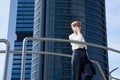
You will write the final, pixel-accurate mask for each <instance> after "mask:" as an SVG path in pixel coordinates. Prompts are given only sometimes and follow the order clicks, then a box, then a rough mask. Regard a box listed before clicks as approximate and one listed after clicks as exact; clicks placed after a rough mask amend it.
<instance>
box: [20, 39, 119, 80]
mask: <svg viewBox="0 0 120 80" xmlns="http://www.w3.org/2000/svg"><path fill="white" fill-rule="evenodd" d="M27 41H49V42H69V43H78V44H84V45H88V46H93V47H97V48H101V49H104V50H111V51H114V52H118V53H120V51H118V50H115V49H112V48H107V47H105V46H100V45H96V44H92V43H87V42H80V41H74V40H65V39H53V38H33V37H26V38H24V40H23V47H22V67H21V68H22V69H21V74H22V75H21V80H24V74H25V69H24V68H25V57H26V55H25V52H26V43H27ZM93 62H94V63H96V64H97V66H98V68H99V70H100V73H101V74H102V77H103V78H104V80H106V78H105V75H104V73H103V71H102V69H101V66H100V65H99V63H98V62H96V61H93Z"/></svg>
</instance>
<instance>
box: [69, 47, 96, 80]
mask: <svg viewBox="0 0 120 80" xmlns="http://www.w3.org/2000/svg"><path fill="white" fill-rule="evenodd" d="M71 64H72V75H73V77H72V78H73V79H72V80H92V77H93V74H94V72H93V70H92V68H93V66H91V65H92V63H91V61H90V60H89V59H88V56H87V54H86V50H85V48H83V49H81V48H79V49H76V50H74V51H73V55H72V60H71ZM82 74H84V77H82Z"/></svg>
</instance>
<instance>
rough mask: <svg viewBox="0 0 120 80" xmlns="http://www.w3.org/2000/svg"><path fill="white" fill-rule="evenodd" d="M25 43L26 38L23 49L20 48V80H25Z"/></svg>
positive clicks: (24, 41) (25, 41)
mask: <svg viewBox="0 0 120 80" xmlns="http://www.w3.org/2000/svg"><path fill="white" fill-rule="evenodd" d="M26 43H27V38H25V39H24V40H23V47H22V61H21V65H22V66H21V80H25V79H24V77H25V76H24V75H25V61H26V60H25V59H26V54H25V53H26Z"/></svg>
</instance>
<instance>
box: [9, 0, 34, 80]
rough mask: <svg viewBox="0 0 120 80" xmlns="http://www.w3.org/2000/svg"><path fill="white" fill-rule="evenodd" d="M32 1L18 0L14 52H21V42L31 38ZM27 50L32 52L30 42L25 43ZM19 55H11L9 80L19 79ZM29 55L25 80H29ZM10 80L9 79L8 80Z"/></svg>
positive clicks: (28, 56) (29, 55)
mask: <svg viewBox="0 0 120 80" xmlns="http://www.w3.org/2000/svg"><path fill="white" fill-rule="evenodd" d="M33 23H34V0H18V2H17V17H16V30H15V33H16V36H17V39H16V40H15V44H14V50H18V51H19V50H22V42H23V39H24V38H25V37H32V36H33ZM27 50H32V42H28V43H27ZM21 58H22V55H21V53H18V54H14V55H13V64H12V73H11V75H12V76H11V80H20V77H21ZM31 59H32V55H31V54H26V64H25V80H30V75H31ZM9 80H10V79H9Z"/></svg>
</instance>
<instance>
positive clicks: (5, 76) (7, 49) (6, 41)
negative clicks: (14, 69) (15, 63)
mask: <svg viewBox="0 0 120 80" xmlns="http://www.w3.org/2000/svg"><path fill="white" fill-rule="evenodd" d="M0 43H5V44H6V51H5V53H6V56H5V68H4V77H3V80H7V72H8V68H7V67H8V60H9V50H10V44H9V42H8V40H6V39H0Z"/></svg>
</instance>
